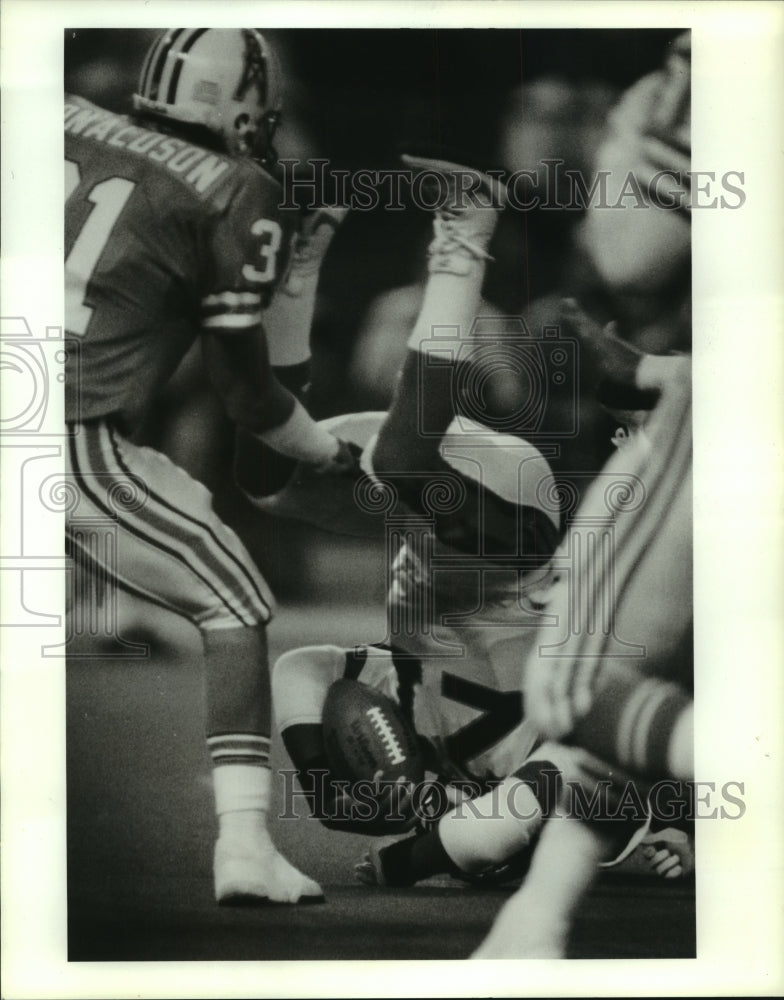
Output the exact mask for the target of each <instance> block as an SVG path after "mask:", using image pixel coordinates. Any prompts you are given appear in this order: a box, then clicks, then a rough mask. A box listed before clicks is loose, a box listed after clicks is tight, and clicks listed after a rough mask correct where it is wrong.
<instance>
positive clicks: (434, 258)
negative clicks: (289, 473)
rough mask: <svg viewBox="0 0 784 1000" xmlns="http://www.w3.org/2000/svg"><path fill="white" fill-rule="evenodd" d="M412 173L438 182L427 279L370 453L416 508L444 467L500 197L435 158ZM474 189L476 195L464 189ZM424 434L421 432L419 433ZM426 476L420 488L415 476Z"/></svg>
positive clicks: (495, 187)
mask: <svg viewBox="0 0 784 1000" xmlns="http://www.w3.org/2000/svg"><path fill="white" fill-rule="evenodd" d="M405 159H406V162H407V164H408V165H409V166H410V167H411V168H412V170H413V171H414V173H416V174H419V173H422V174H425V173H426V174H429V175H431V176H434V175H437V176H438V177H440V179H441V185H440V188H441V192H442V197H441V198H439V199H438V200H439V201H440V202H441V203H442V207H439V208H437V209H436V210H435V212H434V217H433V227H434V237H433V240H432V242H431V244H430V248H429V251H428V272H429V273H428V281H427V286H426V288H425V293H424V298H423V300H422V305H421V307H420V310H419V314H418V316H417V320H416V323H415V325H414V329H413V330H412V332H411V336H410V338H409V341H408V352H407V354H406V357H405V359H404V362H403V366H402V368H401V372H400V376H399V380H398V384H397V388H396V392H395V395H394V398H393V400H392V404H391V406H390V410H389V414H388V417H387V420H386V421H385V423H384V425H383V426H382V428H381V430H380V432H379V435H378V441H377V443H376V446H375V449H374V450H373V454H372V462H373V467H374V469H375V470H376V472H378V473H393V474H394V473H401V472H402V473H406V475H407V479H406V480H405V482H401V489H402V490H405V491H406V492H407V493H410V494H411V496H410V497H408V496H406V497H405V498H406V499H408V500H409V501H410V502H414V503H415V505H416V504H419V503H421V500H422V497H420V496H419V493H421V492H422V491H424V490H426V489H427V488H428V486H429V485H430V483H431V482H432V477H433V475H434V473H435V471H436V470H438V469H440V468H441V463H440V461H439V456H438V447H439V441H440V435H441V434H443V433H445V432H446V430H447V427H448V426H449V424H450V423H451V421H452V418H453V417H454V415H455V402H456V401H455V393H454V392H453V386H454V384H455V377H456V371H457V367H458V366H459V365H460V364H463V363H464V362H463V361H462V360H461V354H462V352H463V351H464V350H465V348H466V346H467V345H468V344H470V338H471V331H472V327H473V324H474V321H475V319H476V317H477V314H478V313H479V312H480V304H481V292H482V282H483V280H484V275H485V268H486V263H487V260H488V259H489V254H488V252H487V247H488V245H489V243H490V239H491V237H492V235H493V232H494V230H495V227H496V223H497V220H498V209H499V208H500V205H501V203H502V201H503V191H502V187H501V185H500V184H499V183H498V181H496V180H493V179H491V178H489V177H487V176H486V175H484V174H482V173H481V172H479V171H469V169H468V168H465V167H460V166H459V165H457V164H452V163H445V162H442V161H438V160H427V159H416V158H405ZM464 180H468V181H471V182H472V183H475V185H476V193H475V197H474V199H473V200H472V198H471V197H470V196H469V195H467V194H466V192H465V191H464V190H462V186H463V181H464ZM423 427H424V428H426V429H427V433H426V434H423V433H422V428H423ZM417 476H419V477H422V478H421V482H420V481H419V480H418V479H417V478H416V477H417Z"/></svg>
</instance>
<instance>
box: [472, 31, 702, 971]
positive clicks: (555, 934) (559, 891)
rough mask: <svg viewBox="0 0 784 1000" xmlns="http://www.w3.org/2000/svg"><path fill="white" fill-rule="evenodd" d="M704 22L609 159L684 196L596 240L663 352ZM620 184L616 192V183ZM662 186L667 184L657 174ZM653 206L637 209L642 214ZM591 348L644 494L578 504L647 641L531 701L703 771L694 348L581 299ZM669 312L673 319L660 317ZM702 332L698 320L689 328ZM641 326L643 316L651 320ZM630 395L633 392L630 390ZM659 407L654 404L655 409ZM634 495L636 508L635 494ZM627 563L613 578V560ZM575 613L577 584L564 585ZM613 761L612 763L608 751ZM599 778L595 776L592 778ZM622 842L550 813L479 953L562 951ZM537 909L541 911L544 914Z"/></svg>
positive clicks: (637, 95) (681, 232)
mask: <svg viewBox="0 0 784 1000" xmlns="http://www.w3.org/2000/svg"><path fill="white" fill-rule="evenodd" d="M690 55H691V44H690V36H689V34H688V33H685V34H683V35H681V36H679V37H678V38H677V39H676V40H675V41H674V42H673V43H672V45H671V48H670V51H669V52H668V54H667V57H666V58H665V60H664V63H663V65H662V67H661V68H660V69H659V70H657V71H656V72H654V73H652V74H650V75H648V76H646V77H644V78H643V79H642V80H640V81H638V82H637V83H636V84H634V85H633V86H632V87H630V88H629V90H628V91H627V92H626V93H625V94H624V96H623V97H622V99H621V101H620V102H619V104H618V106H617V108H616V109H615V111H614V113H613V115H612V117H611V120H610V128H609V130H608V135H607V137H606V140H605V142H604V144H603V145H602V147H601V149H600V151H599V154H598V157H597V160H598V162H597V167H599V168H602V169H607V170H609V171H610V179H609V182H610V183H611V184H612V185H614V187H615V191H616V192H618V191H620V190H621V189H622V187H623V185H624V184H626V183H627V180H626V179H627V178H628V177H629V176H632V177H633V178H636V180H637V187H638V189H639V190H641V191H643V192H646V190H647V194H648V195H649V194H650V191H651V187H650V185H651V184H654V185H656V184H658V182H659V181H660V180H661V179H662V178H663V177H666V180H667V185H668V189H669V190H670V191H671V193H672V194H671V197H672V199H673V201H672V204H671V205H670V206H667V207H668V208H670V209H671V210H665V207H664V206H662V204H661V202H660V201H659V203H653V202H652V201H651V199H650V197H645V198H644V200H645V202H646V204H647V209H646V210H645V211H640V212H639V213H637V212H628V211H619V212H615V211H611V212H608V211H604V210H602V209H600V208H598V207H596V208H594V209H592V210H590V211H589V212H588V213H587V216H586V222H585V228H584V239H585V246H586V248H587V250H588V253H589V255H590V257H591V259H592V261H593V263H594V265H595V266H596V268H597V270H598V272H599V273H600V274H601V275H602V277H603V279H604V281H605V282H606V284H607V286H608V288H609V289H610V290H611V291H612V292H614V293H616V294H618V295H625V294H631V295H633V296H637V297H639V298H640V299H643V300H647V303H648V306H647V308H646V310H645V312H646V313H647V315H648V318H649V319H650V317H651V315H654V316H656V317H657V321H658V322H659V326H660V335H659V337H658V343H657V340H656V339H652V338H651V335H650V330H645V331H644V334H643V337H640V336H635V335H634V331H629V335H630V336H629V339H634V340H635V341H636V342H637V343H638V344H640V345H642V344H643V343H644V344H645V346H646V349H647V350H648V351H651V352H656V351H660V352H662V354H663V352H666V351H668V350H669V351H672V350H673V349H678V348H680V349H681V350H683V349H687V344H688V343H690V336H691V328H690V324H684V322H683V317H684V315H685V314H686V313H687V312H688V306H689V261H690V244H691V240H690V219H689V211H690V207H691V192H690V189H689V174H688V170H689V166H690V163H689V160H690V149H691V139H690V122H691V110H690V106H691V88H690V77H689V73H690ZM611 193H612V192H611ZM657 193H658V194H659V195H661V187H658V188H657ZM638 214H639V216H640V218H639V219H637V218H635V219H632V218H631V216H632V215H634V216H637V215H638ZM568 312H571V314H572V318H573V322H574V325H575V326H576V328H577V330H578V332H579V333H580V335H581V339H582V342H583V344H584V345H585V346H586V348H587V350H588V354H589V355H592V356H593V361H594V363H595V364H596V365H597V367H598V370H599V374H600V381H601V382H602V383H604V389H605V390H606V392H607V396H606V398H607V400H608V401H612V404H614V408H616V409H617V408H619V407H620V408H622V409H623V410H625V411H626V412H627V413H628V414H629V415H630V416H631V418H632V419H631V421H630V423H631V430H630V432H624V433H623V434H622V435H620V436H619V438H618V443H619V444H621V445H623V447H621V448H619V451H618V453H617V454H615V455H613V456H612V457H611V458H610V460H609V463H608V465H607V467H606V469H605V471H607V472H609V473H610V475H611V476H612V475H613V474H615V473H616V472H618V471H620V472H622V473H623V472H624V471H625V470H631V471H632V472H634V473H639V476H640V479H641V481H642V483H643V485H644V489H645V496H644V502H642V503H640V504H636V505H630V509H628V510H625V511H624V510H622V509H616V510H614V511H612V510H610V509H608V506H607V504H606V503H605V502H604V499H603V497H602V496H601V495H600V491H599V489H598V483H597V484H595V488H594V489H592V491H591V492H590V493H589V495H588V496H587V497H586V499H585V501H584V504H583V506H582V508H581V511H580V513H581V514H584V515H585V516H586V517H588V518H590V517H592V516H595V517H597V518H599V519H600V520H602V521H605V522H606V521H607V518H608V515H609V516H610V517H611V518H612V519H613V520H614V521H615V522H616V524H615V558H613V559H612V560H610V563H609V564H600V563H599V561H598V560H597V559H596V558H589V559H587V560H586V561H585V566H584V570H585V574H587V576H588V578H590V577H591V575H593V574H595V575H594V576H593V580H594V582H593V585H592V590H593V591H594V592H596V591H597V590H599V589H601V588H607V587H610V588H611V589H613V590H614V593H615V594H616V595H617V598H616V600H615V602H614V607H613V621H614V623H615V628H616V629H617V634H619V635H625V636H628V637H629V641H631V642H635V643H637V644H638V645H639V647H640V648H641V649H642V650H644V658H643V659H642V660H640V659H639V658H636V659H629V658H626V659H619V660H611V659H607V658H602V653H603V652H606V650H603V643H604V642H605V640H606V633H604V634H601V633H599V634H594V635H589V634H587V633H586V631H585V630H582V634H579V633H575V634H574V635H573V636H571V638H570V642H569V643H568V644H567V645H566V646H565V647H564V648H563V650H562V651H561V652H562V654H563V655H562V656H561V657H559V659H558V660H557V661H555V662H553V661H550V663H548V664H545V663H544V662H543V661H542V660H537V658H536V657H532V658H531V659H529V661H528V662H527V663H526V667H525V676H524V690H525V694H526V704H527V705H528V704H529V701H530V707H531V711H532V712H533V714H534V717H535V718H536V719H537V720H538V722H539V724H540V725H541V726H542V727H543V730H544V732H548V733H551V734H553V735H555V736H557V737H558V738H562V739H568V740H569V741H570V742H572V743H574V744H577V745H578V746H581V747H586V748H588V749H587V750H586V751H583V753H584V757H583V763H584V764H585V768H584V771H585V773H586V774H587V773H588V772H591V773H593V775H594V776H595V777H599V778H600V779H601V778H607V776H608V774H609V773H610V772H611V771H613V770H615V771H616V773H617V771H618V764H620V765H621V766H622V767H623V768H624V769H625V770H626V771H627V772H628V773H630V774H631V775H633V776H635V777H637V778H639V777H642V778H643V779H649V780H650V779H651V778H654V779H655V778H662V777H667V776H670V777H673V778H676V779H679V780H681V779H683V780H689V779H691V778H692V777H693V704H692V684H693V678H692V672H693V648H692V643H693V640H692V584H691V558H692V510H691V481H692V480H691V476H692V440H691V377H690V374H691V358H690V357H689V356H688V355H686V354H682V355H671V356H656V355H655V353H652V354H647V353H646V354H640V353H639V352H637V351H633V350H631V349H630V348H629V345H628V344H625V343H622V342H621V341H619V340H618V339H617V338H616V337H615V335H614V331H613V330H612V328H610V329H607V328H605V329H599V328H598V327H597V326H596V324H595V323H593V322H592V321H591V320H590V319H589V318H588V317H587V316H585V315H584V314H582V313H581V312H580V311H579V310H576V309H575V307H574V305H570V306H569V307H568ZM661 317H663V318H661ZM685 328H687V329H688V333H687V334H686V335H684V332H683V331H684V329H685ZM638 333H639V331H638ZM620 400H623V402H622V403H621V402H619V401H620ZM646 411H647V412H646ZM631 508H633V509H631ZM616 567H617V570H618V574H619V575H618V577H617V578H615V577H614V575H613V574H614V573H615V570H616ZM551 596H552V597H553V600H554V604H553V609H554V610H556V611H558V610H559V609H560V611H561V612H562V613H563V612H564V611H565V609H566V605H565V601H567V600H568V594H567V593H566V587H565V585H564V586H562V587H561V588H560V589H558V588H556V589H554V591H553V594H552V595H551ZM607 761H609V762H610V763H607ZM589 780H590V779H589ZM611 850H612V837H611V836H609V835H608V833H607V831H606V830H602V828H601V826H600V825H597V824H590V823H582V822H574V821H569V820H559V821H557V822H552V823H548V824H547V827H546V828H545V831H544V833H543V836H542V838H541V840H540V842H539V845H538V847H537V850H536V852H535V854H534V858H533V861H532V865H531V869H530V871H529V873H528V875H527V877H526V880H525V882H524V884H523V886H522V887H521V889H520V890H519V892H518V893H517V894H516V895H515V896H514V897H513V898H512V899H511V900H510V901H509V902H508V903H507V904H506V906H505V907H504V908H503V909H502V911H501V912H500V913H499V915H498V917H497V919H496V921H495V923H494V925H493V927H492V928H491V931H490V933H489V934H488V936H487V938H486V939H485V941H484V942H483V943H482V945H481V946H480V947H479V949H478V950H477V951H476V952H475V954H474V957H476V958H502V957H503V958H524V957H536V958H542V957H563V955H564V954H565V952H566V946H567V940H568V934H569V931H570V928H571V925H572V922H573V919H574V915H575V913H576V911H577V908H578V906H579V904H580V902H581V901H582V900H583V898H584V897H585V894H586V893H587V892H588V890H589V888H590V886H591V885H592V884H593V881H594V878H595V875H596V865H597V862H599V861H601V860H602V859H603V858H605V857H606V856H607V854H608V852H609V851H611ZM532 914H536V916H535V918H533V917H532Z"/></svg>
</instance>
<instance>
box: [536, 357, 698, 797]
mask: <svg viewBox="0 0 784 1000" xmlns="http://www.w3.org/2000/svg"><path fill="white" fill-rule="evenodd" d="M689 364H690V360H689V359H688V358H683V357H679V358H672V357H667V358H664V357H662V358H656V357H652V356H650V355H644V356H642V358H641V360H640V363H639V364H638V366H637V368H636V371H635V376H634V377H635V383H636V385H637V386H639V387H640V388H644V389H648V388H655V389H656V390H657V391H658V392H659V393H660V399H659V402H658V404H657V406H656V408H655V410H654V411H653V413H652V415H651V417H650V418H649V419H648V421H647V422H646V424H645V425H644V427H643V428H642V433H641V434H640V435H639V436H638V437H637V438H635V439H634V440H633V442H632V443H631V445H630V446H628V447H626V448H624V449H622V450H620V451H619V452H618V453H617V454H616V455H614V456H613V458H612V459H611V460H610V462H609V463H608V464H607V466H606V467H605V469H604V475H603V476H602V477H600V479H598V480H597V481H596V483H594V484H593V485H592V486H591V488H590V489H589V491H588V494H587V496H586V498H585V501H584V503H583V505H582V506H581V508H580V511H579V512H578V518H577V520H576V521H575V522H574V524H573V525H572V526H571V527H570V539H573V536H575V535H579V532H580V528H579V524H578V522H579V520H580V519H581V518H582V519H586V518H590V517H591V516H593V517H594V518H595V519H596V518H598V519H604V520H605V521H607V522H608V523H610V522H611V527H612V532H613V536H612V537H613V542H614V548H613V551H612V553H611V555H610V558H609V561H607V560H606V559H605V557H604V555H603V554H602V553H601V552H599V551H598V550H596V551H594V550H591V549H589V548H588V547H587V546H585V547H584V551H583V555H582V560H581V563H580V564H579V565H576V566H574V567H572V568H571V569H570V572H572V573H573V574H576V575H577V577H578V578H579V579H581V580H583V581H586V582H588V581H591V580H593V581H595V585H594V586H592V587H586V586H582V587H579V586H578V587H576V586H574V585H570V583H569V580H568V579H567V578H566V575H565V574H564V575H563V576H562V579H561V580H560V582H559V583H558V585H557V586H556V587H555V588H554V589H553V592H552V594H551V601H550V603H549V605H548V611H550V612H551V613H555V614H558V615H559V617H560V618H561V619H562V620H563V621H568V620H570V616H571V618H572V619H573V618H574V617H575V615H574V608H572V607H570V601H573V600H574V595H575V594H577V593H580V594H583V595H584V597H585V600H588V599H589V598H591V596H592V595H593V598H594V600H595V596H596V594H597V593H600V594H601V596H602V597H603V599H604V601H605V604H607V606H610V605H611V606H612V608H613V616H612V622H613V625H612V628H611V629H610V628H601V629H595V630H593V631H591V632H588V631H586V630H585V629H582V630H579V631H575V632H574V633H573V634H570V635H569V636H568V638H567V639H566V640H565V642H564V643H563V644H562V646H561V647H559V650H558V656H552V655H550V656H543V655H540V650H539V649H538V644H537V647H536V648H535V649H534V651H533V653H532V654H531V656H530V657H529V658H528V661H527V663H526V670H525V680H524V688H525V693H526V703H527V705H528V706H529V709H530V711H531V714H532V717H533V718H534V720H535V722H536V724H537V725H538V726H539V727H540V728H541V730H542V731H543V732H545V733H546V734H547V735H549V736H552V737H555V738H562V737H563V736H564V735H566V734H567V733H571V734H572V737H571V738H572V740H573V741H575V742H577V743H579V744H580V745H582V746H585V747H586V748H588V749H590V750H592V751H594V752H596V753H597V754H599V756H602V757H607V758H609V759H612V760H616V761H617V762H618V763H620V764H622V765H623V766H626V767H629V768H631V769H632V770H634V771H636V772H638V773H645V774H649V775H652V776H654V777H661V776H663V775H664V774H670V775H672V776H676V777H681V778H685V777H688V776H690V768H691V751H690V745H689V744H690V738H691V728H692V722H691V719H692V708H691V685H692V678H691V673H692V663H693V656H692V633H691V623H692V605H691V601H692V594H691V591H692V577H691V545H692V510H691V482H692V464H691V392H690V382H689V377H688V374H689V373H688V368H689ZM616 475H617V480H618V483H619V484H621V485H622V484H623V482H624V480H629V477H632V478H631V479H630V480H629V481H631V482H636V483H637V484H638V486H637V487H635V489H634V491H633V492H635V491H636V492H639V495H638V496H637V497H636V500H635V502H634V503H631V504H629V505H628V509H626V508H625V505H624V499H623V496H621V502H620V504H619V506H618V508H617V509H616V510H613V509H612V506H611V505H608V501H607V483H611V482H612V480H613V476H616ZM627 493H628V491H627ZM627 499H628V497H627ZM586 523H587V522H586ZM589 527H590V530H591V531H595V530H596V529H595V526H594V525H589ZM569 544H570V543H567V546H566V547H565V549H564V550H563V551H567V549H568V548H569ZM571 548H572V549H574V548H576V547H575V546H574V545H571ZM580 610H582V611H583V620H588V617H587V616H588V615H594V616H595V615H596V610H597V609H596V608H595V607H593V608H591V607H587V608H582V606H581V609H580ZM619 638H620V639H621V640H623V641H624V642H625V643H627V644H628V643H631V644H634V645H635V646H636V647H637V650H638V654H637V655H636V656H634V657H632V656H628V657H624V656H620V655H619V653H618V648H617V643H618V639H619ZM613 643H615V644H616V648H615V649H611V648H610V647H611V646H612V644H613ZM613 652H614V653H615V655H614V656H611V655H610V653H613Z"/></svg>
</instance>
